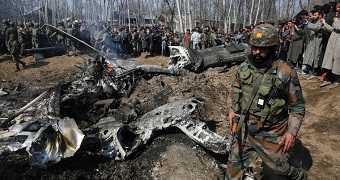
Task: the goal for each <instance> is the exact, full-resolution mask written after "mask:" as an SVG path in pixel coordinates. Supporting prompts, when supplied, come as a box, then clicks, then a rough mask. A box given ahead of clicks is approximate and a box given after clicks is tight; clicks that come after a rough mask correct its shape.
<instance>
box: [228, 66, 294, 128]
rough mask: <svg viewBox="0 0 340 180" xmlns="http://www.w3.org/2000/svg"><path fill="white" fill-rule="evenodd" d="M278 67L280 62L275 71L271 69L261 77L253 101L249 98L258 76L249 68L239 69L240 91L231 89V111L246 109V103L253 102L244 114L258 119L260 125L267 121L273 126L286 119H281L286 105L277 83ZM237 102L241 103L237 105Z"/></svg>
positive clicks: (280, 87) (280, 86) (286, 107)
mask: <svg viewBox="0 0 340 180" xmlns="http://www.w3.org/2000/svg"><path fill="white" fill-rule="evenodd" d="M280 65H281V62H278V66H277V68H276V69H271V70H269V71H268V72H266V73H265V74H264V75H263V79H262V81H261V83H260V85H259V87H258V91H257V93H256V95H255V97H254V98H253V99H250V98H251V93H252V91H253V88H254V81H255V80H254V79H255V78H254V77H257V76H258V75H257V74H256V72H255V71H254V70H253V69H251V67H249V66H243V67H241V69H240V71H239V76H240V80H241V86H242V89H237V88H233V91H232V97H233V102H232V103H233V107H232V108H233V110H234V111H235V110H239V109H241V110H242V109H243V108H245V107H246V104H247V102H248V101H253V103H252V104H251V106H250V108H249V112H246V113H250V114H252V115H253V116H255V117H258V118H259V119H260V121H261V122H262V123H266V121H268V122H269V123H270V124H274V123H276V122H278V121H282V120H284V119H286V117H283V115H284V114H287V111H288V105H287V103H286V100H285V89H284V88H283V85H282V84H280V82H277V70H278V69H279V66H280ZM237 102H241V103H240V104H239V103H237ZM240 106H241V107H240Z"/></svg>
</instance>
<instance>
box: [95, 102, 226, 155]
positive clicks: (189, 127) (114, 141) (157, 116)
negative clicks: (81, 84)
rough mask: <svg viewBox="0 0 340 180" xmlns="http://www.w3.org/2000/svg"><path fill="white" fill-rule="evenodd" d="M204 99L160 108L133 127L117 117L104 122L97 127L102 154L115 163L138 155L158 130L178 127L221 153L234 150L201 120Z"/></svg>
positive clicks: (138, 120) (174, 103)
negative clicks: (200, 113) (200, 110)
mask: <svg viewBox="0 0 340 180" xmlns="http://www.w3.org/2000/svg"><path fill="white" fill-rule="evenodd" d="M202 103H203V101H202V99H201V98H189V99H184V100H179V101H175V102H172V103H168V104H165V105H163V106H160V107H158V108H156V109H154V110H152V111H150V112H148V113H146V114H144V115H143V116H141V117H140V118H138V119H137V120H136V121H133V122H131V123H130V124H123V123H121V122H120V121H117V120H116V119H115V118H112V117H107V118H103V119H101V120H100V121H99V122H98V123H97V124H96V125H95V126H96V127H98V128H99V129H100V132H99V137H100V139H101V146H102V152H101V154H102V155H104V156H108V157H110V158H113V159H115V160H124V159H125V158H127V157H129V156H132V155H134V154H135V153H136V152H137V151H138V150H140V148H141V147H142V146H143V145H145V144H146V143H148V142H149V140H150V138H151V137H152V135H153V134H154V132H156V131H160V130H163V129H166V128H169V127H177V128H179V129H180V130H182V132H183V133H185V134H186V135H187V136H189V137H190V138H191V139H192V140H194V141H195V142H197V143H198V144H200V145H202V146H203V147H205V148H206V149H208V150H210V151H213V152H214V153H218V154H225V153H227V152H228V151H229V150H230V141H229V140H228V139H225V138H224V137H222V136H219V135H217V134H216V133H214V132H212V131H210V130H209V129H208V128H207V127H206V125H205V123H204V122H202V121H200V120H199V119H198V117H197V115H198V114H197V113H198V111H199V110H198V109H199V108H200V106H202Z"/></svg>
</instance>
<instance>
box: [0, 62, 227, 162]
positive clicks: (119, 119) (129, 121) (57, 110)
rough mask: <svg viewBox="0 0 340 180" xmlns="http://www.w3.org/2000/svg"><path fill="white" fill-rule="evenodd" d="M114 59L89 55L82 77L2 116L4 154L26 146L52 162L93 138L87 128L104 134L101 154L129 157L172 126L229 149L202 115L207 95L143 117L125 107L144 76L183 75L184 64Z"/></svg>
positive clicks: (35, 158) (214, 147)
mask: <svg viewBox="0 0 340 180" xmlns="http://www.w3.org/2000/svg"><path fill="white" fill-rule="evenodd" d="M111 64H112V62H110V61H109V60H107V59H105V58H103V57H102V56H97V57H96V58H91V59H89V60H87V61H85V62H84V64H83V65H78V67H79V68H80V69H81V72H82V73H81V76H80V78H79V79H78V80H77V81H75V82H72V83H65V84H60V85H57V86H56V87H55V88H54V89H52V90H49V91H48V92H44V93H43V94H42V95H41V97H46V98H37V99H38V100H39V101H38V100H34V101H32V102H31V103H29V106H28V107H27V106H25V109H27V110H26V111H22V110H21V111H18V112H20V113H15V117H11V118H8V119H7V120H5V121H2V127H3V129H2V130H1V131H0V154H1V153H3V152H5V151H17V150H19V149H23V148H26V151H27V152H28V154H29V162H30V164H31V165H32V166H35V167H39V168H47V167H48V166H50V165H52V164H54V163H56V162H59V161H60V160H62V159H63V158H67V157H70V156H73V155H74V153H75V152H76V151H77V150H78V149H79V148H80V146H81V144H84V143H85V144H88V143H89V141H87V138H85V134H86V135H87V136H88V137H98V138H97V139H98V141H99V144H101V149H100V150H99V154H101V155H103V156H107V157H110V158H113V159H116V160H125V159H126V158H128V157H133V155H134V154H136V153H138V151H140V150H141V147H143V146H144V145H145V144H146V143H148V142H149V140H150V138H151V137H152V135H153V133H154V132H155V131H160V130H163V129H166V128H169V127H177V128H179V129H180V130H182V131H183V132H184V133H185V134H186V135H188V136H189V137H190V138H191V139H193V140H194V141H196V142H197V143H198V144H200V145H202V146H203V147H205V148H207V149H209V150H211V151H213V152H215V153H220V154H225V153H227V151H228V150H229V148H230V147H229V145H230V142H229V140H228V139H226V138H224V137H222V136H219V135H217V134H216V133H214V132H212V131H210V130H209V129H208V128H207V127H206V125H205V123H204V122H202V121H200V120H199V116H198V110H199V108H200V107H201V105H202V104H203V99H201V98H189V99H184V100H180V101H175V102H172V103H169V104H165V105H163V106H161V107H158V108H156V109H154V110H152V111H150V112H148V113H146V114H144V115H142V116H140V117H138V116H137V113H135V112H134V110H133V109H124V108H119V107H120V99H121V97H123V96H129V95H130V93H131V92H133V90H134V88H135V87H136V85H137V84H138V82H139V80H141V79H149V78H152V77H153V76H156V75H159V74H165V75H179V71H178V69H166V68H162V67H159V66H147V65H144V66H137V67H136V68H133V69H130V70H124V71H123V70H121V71H122V72H121V73H119V72H118V71H116V70H115V69H113V68H112V67H111ZM117 69H119V68H117ZM3 106H5V105H3ZM12 119H14V120H12ZM76 119H87V120H89V121H90V122H93V123H94V125H93V126H92V128H90V129H79V128H78V126H77V124H76ZM83 132H85V133H83Z"/></svg>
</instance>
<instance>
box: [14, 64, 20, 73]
mask: <svg viewBox="0 0 340 180" xmlns="http://www.w3.org/2000/svg"><path fill="white" fill-rule="evenodd" d="M16 67H17V68H16V70H15V72H18V71H20V68H19V64H16Z"/></svg>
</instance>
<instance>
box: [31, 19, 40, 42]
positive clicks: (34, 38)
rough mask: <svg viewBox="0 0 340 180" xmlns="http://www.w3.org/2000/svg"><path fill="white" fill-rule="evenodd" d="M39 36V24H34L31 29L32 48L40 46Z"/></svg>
mask: <svg viewBox="0 0 340 180" xmlns="http://www.w3.org/2000/svg"><path fill="white" fill-rule="evenodd" d="M40 37H41V29H40V28H39V24H37V23H36V24H34V28H33V30H32V48H41V47H40Z"/></svg>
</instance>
